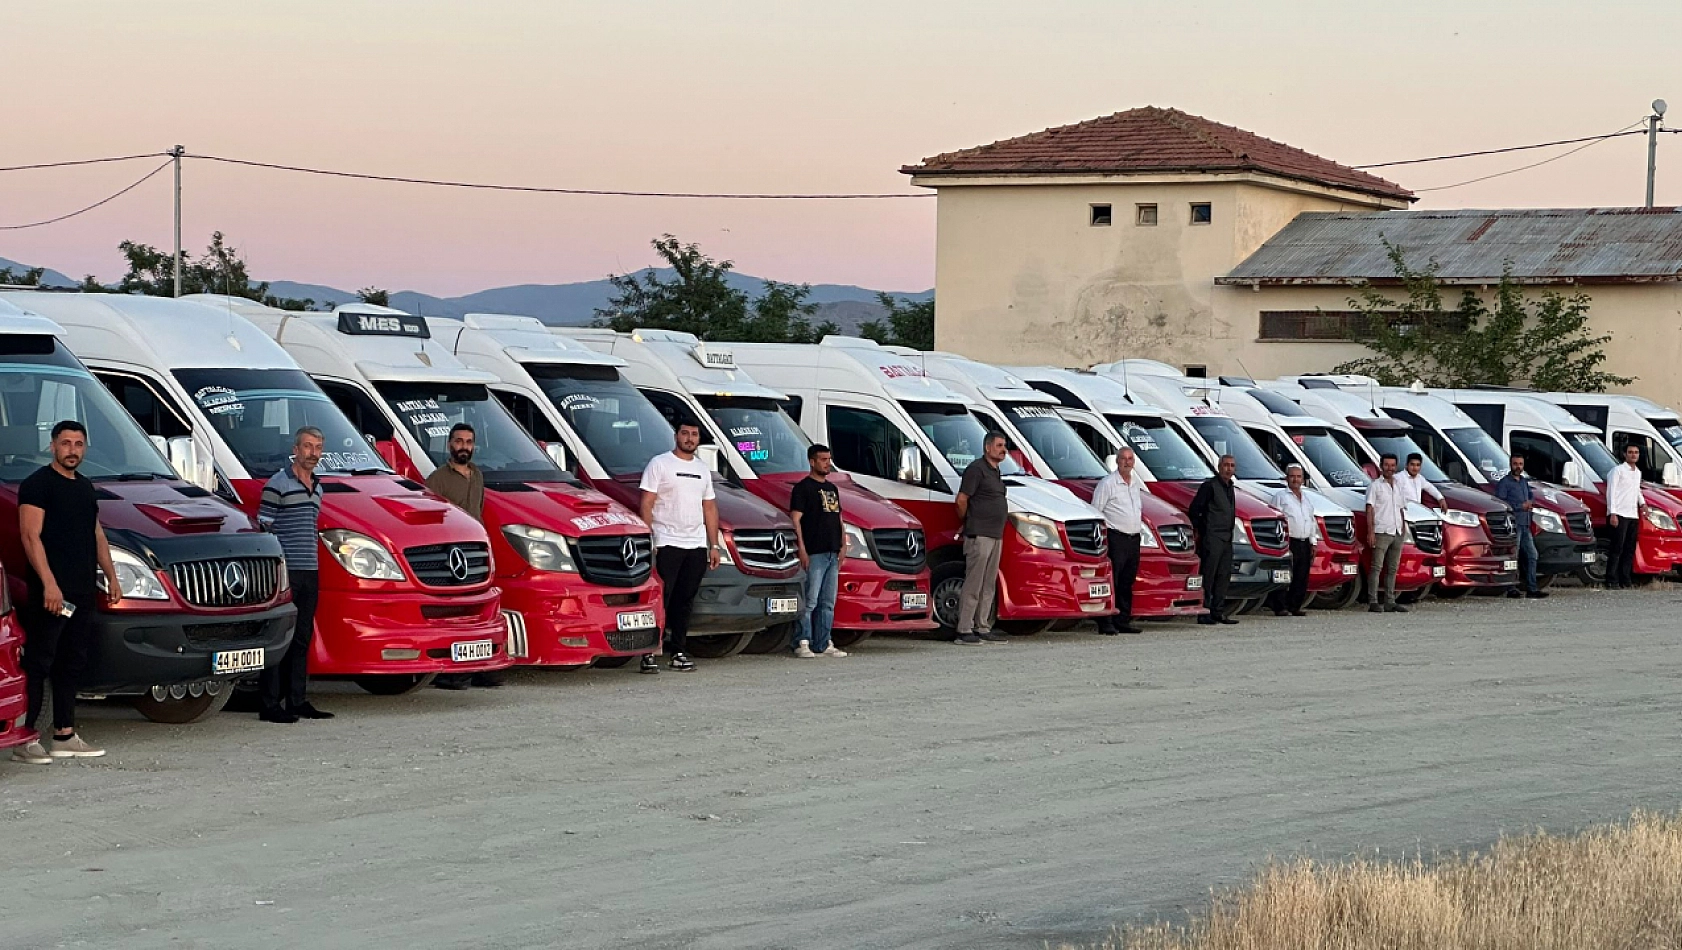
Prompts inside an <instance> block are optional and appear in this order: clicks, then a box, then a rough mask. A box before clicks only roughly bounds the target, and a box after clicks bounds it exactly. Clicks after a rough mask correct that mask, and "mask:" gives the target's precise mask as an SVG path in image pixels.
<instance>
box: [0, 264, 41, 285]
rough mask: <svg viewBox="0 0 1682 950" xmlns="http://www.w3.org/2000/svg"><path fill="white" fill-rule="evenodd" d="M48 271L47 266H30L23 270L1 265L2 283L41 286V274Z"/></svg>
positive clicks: (0, 276) (0, 277)
mask: <svg viewBox="0 0 1682 950" xmlns="http://www.w3.org/2000/svg"><path fill="white" fill-rule="evenodd" d="M46 272H47V269H46V268H45V267H28V268H25V269H23V270H12V269H11V268H10V267H0V284H10V285H11V286H13V287H39V286H41V275H43V274H45V273H46Z"/></svg>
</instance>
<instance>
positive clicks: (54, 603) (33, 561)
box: [12, 420, 123, 765]
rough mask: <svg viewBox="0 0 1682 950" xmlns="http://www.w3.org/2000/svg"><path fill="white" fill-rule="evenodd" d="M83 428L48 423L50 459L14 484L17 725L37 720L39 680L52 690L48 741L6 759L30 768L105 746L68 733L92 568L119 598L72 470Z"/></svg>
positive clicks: (86, 491) (107, 552) (109, 596)
mask: <svg viewBox="0 0 1682 950" xmlns="http://www.w3.org/2000/svg"><path fill="white" fill-rule="evenodd" d="M87 447H88V430H87V429H85V428H83V427H82V424H81V423H79V422H75V421H71V420H65V421H63V422H60V423H59V424H57V425H55V426H53V431H52V453H53V460H52V462H51V463H49V464H47V465H44V466H42V467H41V468H39V469H37V470H36V471H35V472H34V473H33V474H32V475H30V476H29V477H28V478H26V479H24V480H23V482H22V483H21V484H19V485H18V524H19V527H20V529H21V534H22V536H23V551H24V554H25V555H26V556H27V557H28V559H29V566H30V568H31V569H32V570H31V572H30V574H29V576H28V578H27V584H28V596H27V598H26V600H25V602H24V604H23V610H21V611H20V612H19V618H18V619H19V620H21V621H22V623H23V633H24V649H23V672H24V676H25V678H26V679H27V688H28V693H29V713H28V718H27V719H26V720H25V721H24V726H25V728H28V729H34V728H35V724H36V722H37V721H38V720H39V719H40V718H41V704H42V703H43V702H44V701H45V700H46V691H47V684H48V683H49V682H50V683H51V684H52V691H53V741H52V748H51V749H50V750H49V749H48V748H47V746H46V744H45V743H43V742H41V741H40V740H37V741H35V742H31V743H29V744H27V745H24V746H20V747H18V749H17V750H15V751H14V752H13V753H12V758H13V759H15V760H17V761H19V762H27V763H29V764H31V765H45V764H47V763H49V762H51V761H52V760H53V759H72V758H94V757H96V756H101V755H104V754H105V750H104V749H101V748H99V747H98V746H95V745H92V744H90V743H89V742H87V741H86V740H84V739H83V738H82V737H81V736H79V735H77V734H76V689H77V686H78V685H79V684H80V681H81V676H82V672H83V670H85V669H86V668H87V664H88V657H89V655H90V654H91V653H92V650H93V638H94V629H93V622H94V612H95V611H96V610H98V609H99V600H100V598H101V595H100V593H99V579H98V577H97V576H96V575H95V573H94V571H95V568H96V567H97V568H98V570H99V571H101V572H103V573H104V574H105V586H106V588H107V591H106V593H105V594H104V597H105V599H106V600H108V601H109V602H110V603H111V604H113V605H115V604H116V603H117V602H118V601H120V600H122V598H123V591H122V587H121V585H119V584H118V583H117V569H116V568H115V567H114V566H113V565H112V563H111V547H110V545H108V544H107V543H106V541H105V529H103V528H101V527H100V525H99V497H98V494H97V492H96V490H95V489H94V487H93V482H91V481H89V480H88V478H87V477H86V476H85V475H83V474H82V473H81V472H79V471H77V470H76V469H77V467H78V466H80V465H81V464H82V457H83V456H84V455H85V454H86V453H87Z"/></svg>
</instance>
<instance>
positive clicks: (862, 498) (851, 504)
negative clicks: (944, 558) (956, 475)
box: [743, 472, 923, 530]
mask: <svg viewBox="0 0 1682 950" xmlns="http://www.w3.org/2000/svg"><path fill="white" fill-rule="evenodd" d="M805 477H806V475H805V473H803V472H783V473H780V474H776V475H761V476H759V477H758V478H752V479H749V480H747V481H746V482H744V483H743V487H745V488H746V489H747V490H748V491H750V492H753V493H754V494H755V495H756V496H758V497H759V498H761V499H763V500H764V501H765V502H766V503H768V504H771V505H774V506H775V507H776V508H777V509H778V510H779V511H784V510H787V509H788V496H789V493H790V492H792V491H793V490H794V486H795V484H796V483H798V482H799V481H800V480H801V479H803V478H805ZM829 483H830V484H831V485H834V486H835V490H836V491H838V492H840V493H841V513H842V514H843V515H844V516H845V517H846V519H847V523H848V524H855V525H858V526H859V527H861V528H864V529H866V530H875V529H876V528H921V527H922V526H923V524H922V522H920V521H918V520H917V519H916V518H913V517H911V513H910V512H908V511H906V510H905V509H904V508H901V507H900V506H898V505H896V504H894V503H893V502H891V501H889V500H887V499H886V498H883V497H882V496H881V495H878V494H876V493H875V492H873V491H871V490H870V489H868V488H865V487H864V486H862V485H860V484H859V483H858V482H855V481H853V480H852V479H851V478H849V477H848V476H847V475H846V474H845V473H844V472H831V473H830V475H829Z"/></svg>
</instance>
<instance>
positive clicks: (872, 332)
mask: <svg viewBox="0 0 1682 950" xmlns="http://www.w3.org/2000/svg"><path fill="white" fill-rule="evenodd" d="M876 300H877V302H878V303H880V304H881V305H882V309H884V310H886V311H887V312H888V314H887V317H888V320H887V322H886V323H883V322H882V321H881V320H866V321H865V322H864V323H862V324H859V336H862V337H864V338H865V339H867V340H875V341H876V342H877V343H880V344H882V345H883V346H909V347H911V348H912V349H916V350H932V349H934V298H932V297H931V298H929V299H928V300H921V301H911V300H901V299H899V298H898V297H895V296H894V295H893V294H877V295H876Z"/></svg>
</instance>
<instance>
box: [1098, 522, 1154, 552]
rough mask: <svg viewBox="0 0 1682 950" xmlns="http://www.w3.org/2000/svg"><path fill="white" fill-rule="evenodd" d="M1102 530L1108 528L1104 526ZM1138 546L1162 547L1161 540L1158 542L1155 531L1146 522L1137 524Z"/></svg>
mask: <svg viewBox="0 0 1682 950" xmlns="http://www.w3.org/2000/svg"><path fill="white" fill-rule="evenodd" d="M1104 530H1106V531H1108V530H1109V529H1108V528H1107V527H1106V528H1105V529H1104ZM1139 547H1141V548H1160V547H1162V542H1160V541H1158V540H1157V539H1156V532H1155V531H1152V530H1151V526H1150V525H1148V524H1140V525H1139Z"/></svg>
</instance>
